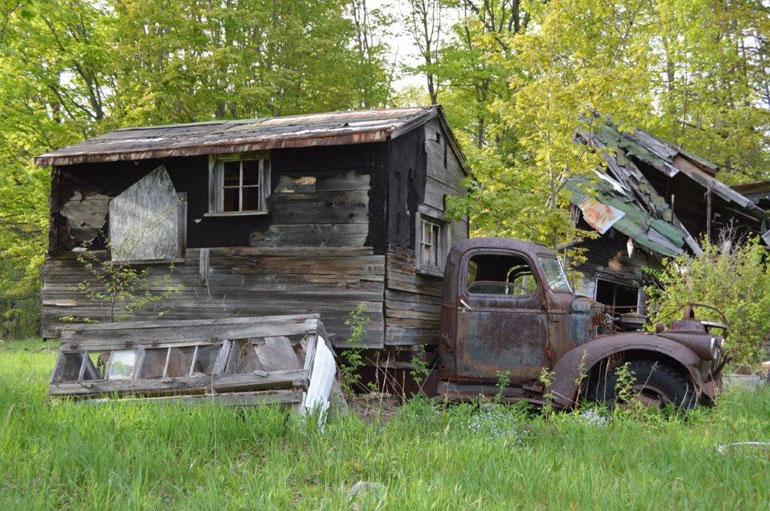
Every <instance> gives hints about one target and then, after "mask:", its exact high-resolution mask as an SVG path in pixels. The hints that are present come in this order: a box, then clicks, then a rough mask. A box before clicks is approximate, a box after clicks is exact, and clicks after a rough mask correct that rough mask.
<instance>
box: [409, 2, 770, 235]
mask: <svg viewBox="0 0 770 511" xmlns="http://www.w3.org/2000/svg"><path fill="white" fill-rule="evenodd" d="M411 3H412V4H413V3H415V2H411ZM416 3H423V4H425V3H430V2H416ZM443 6H444V7H443V9H444V11H445V12H446V13H447V17H448V18H450V19H451V17H452V14H454V15H456V16H457V17H458V18H459V21H458V22H457V23H456V24H455V25H454V26H452V27H449V28H448V29H447V28H445V31H446V32H447V35H446V37H445V38H444V40H443V42H442V46H441V49H440V51H438V52H436V54H437V60H436V61H435V62H434V63H433V64H432V66H428V67H429V69H428V68H426V70H425V75H426V78H431V76H432V79H433V80H434V81H435V82H436V83H440V84H441V85H442V87H441V89H440V90H439V91H438V93H437V94H438V102H440V103H442V104H443V105H444V106H445V107H446V108H447V110H448V115H449V117H450V121H451V122H452V125H453V127H454V128H455V130H456V132H457V134H458V136H459V138H460V139H461V141H462V142H463V147H464V149H465V151H466V152H467V154H468V161H469V164H470V167H471V169H472V172H473V175H472V176H471V177H469V179H468V182H467V185H468V187H469V189H470V192H471V193H470V194H469V196H468V197H467V198H465V199H459V200H454V201H453V202H452V204H451V207H452V209H453V212H454V214H455V215H463V214H467V215H469V216H470V218H471V225H472V226H473V229H474V234H476V235H498V236H513V237H518V238H523V239H528V240H533V241H538V242H543V243H546V244H548V245H550V246H552V247H555V246H558V245H560V244H562V243H569V242H571V241H573V240H580V239H582V238H583V237H584V236H585V235H586V233H585V232H581V231H579V230H578V229H576V228H575V226H574V225H573V223H572V221H571V218H570V215H569V195H568V192H567V190H565V188H564V185H565V183H566V181H567V180H568V179H569V178H570V177H571V176H574V175H586V176H590V175H591V173H592V170H593V169H595V168H597V167H599V166H600V165H601V159H600V155H598V154H596V153H594V152H592V151H590V150H586V147H585V146H584V145H582V144H576V143H575V134H576V132H577V131H579V130H589V129H591V128H594V127H596V125H597V124H598V123H601V122H603V121H604V119H605V118H609V119H611V120H612V121H613V122H615V123H617V124H619V125H620V127H621V128H622V129H630V128H633V127H638V128H645V129H647V130H650V131H651V132H653V133H654V134H656V135H659V136H662V137H663V138H666V139H668V140H670V141H672V142H674V143H678V144H681V145H682V146H684V147H685V148H686V149H689V150H691V151H693V152H695V153H697V154H699V155H700V156H703V157H705V158H708V159H710V160H712V161H714V162H716V163H717V164H720V165H721V166H722V171H721V172H720V178H721V179H722V180H724V181H727V182H735V181H740V180H746V179H755V178H762V177H764V178H766V177H767V176H768V171H767V169H768V168H770V151H768V149H770V147H768V144H770V140H768V138H767V137H766V136H765V133H766V131H767V127H768V125H770V95H768V93H767V91H768V90H770V74H769V73H767V68H768V64H767V63H768V61H769V60H768V45H766V44H765V43H764V41H766V40H767V38H768V36H769V35H770V34H768V30H770V23H768V19H770V11H769V10H768V9H767V6H765V5H764V4H762V3H761V2H759V1H758V0H748V1H742V2H730V3H725V2H712V1H710V0H694V1H690V0H655V1H651V2H645V1H641V2H640V1H638V0H621V1H617V2H597V1H595V0H554V1H549V2H541V1H535V0H532V1H522V2H510V1H507V0H462V1H458V0H450V1H446V2H444V3H443ZM426 64H427V62H426ZM431 73H432V75H431ZM597 114H598V116H597ZM522 190H526V192H527V193H521V192H522Z"/></svg>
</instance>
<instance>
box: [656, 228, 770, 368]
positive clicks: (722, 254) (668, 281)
mask: <svg viewBox="0 0 770 511" xmlns="http://www.w3.org/2000/svg"><path fill="white" fill-rule="evenodd" d="M766 257H767V251H766V249H765V247H764V245H763V243H762V241H761V240H760V239H758V238H749V239H746V240H742V239H740V238H738V237H737V236H736V235H735V233H733V232H728V233H726V234H724V235H723V236H721V238H720V240H719V241H718V242H717V243H709V242H704V243H703V255H702V256H700V257H692V256H689V255H682V256H680V257H677V258H675V259H670V260H667V261H664V266H663V269H662V271H659V272H650V273H652V275H653V276H654V277H655V279H656V281H657V283H656V285H653V286H650V287H648V288H647V293H648V295H649V297H650V300H649V310H650V312H651V315H650V320H651V324H655V323H656V322H657V321H664V322H668V321H671V320H672V319H678V317H677V316H678V315H679V314H680V313H679V310H680V309H681V307H682V306H683V305H685V304H687V303H689V302H697V303H704V304H708V305H713V306H714V307H716V308H718V309H719V310H721V311H722V312H723V313H724V314H725V316H726V317H727V321H728V323H729V325H730V335H729V337H728V339H727V349H728V350H729V352H730V354H731V355H732V357H733V360H734V362H735V363H737V364H747V365H752V366H754V365H756V364H757V363H759V362H760V360H761V358H762V355H763V350H762V342H763V339H765V338H766V336H767V335H768V333H769V332H770V313H768V311H770V267H769V266H768V264H767V259H766ZM697 315H698V319H709V320H714V321H721V318H719V316H718V315H717V314H715V313H714V312H713V311H709V310H707V309H705V308H700V309H698V310H697Z"/></svg>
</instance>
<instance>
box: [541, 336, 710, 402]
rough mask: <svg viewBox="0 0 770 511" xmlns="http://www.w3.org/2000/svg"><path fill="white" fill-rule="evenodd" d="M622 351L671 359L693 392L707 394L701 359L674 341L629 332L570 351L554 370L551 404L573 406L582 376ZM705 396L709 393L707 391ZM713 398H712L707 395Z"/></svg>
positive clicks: (602, 338) (600, 338) (590, 342)
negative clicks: (690, 384) (684, 376)
mask: <svg viewBox="0 0 770 511" xmlns="http://www.w3.org/2000/svg"><path fill="white" fill-rule="evenodd" d="M625 351H644V352H648V353H652V354H658V355H662V356H665V358H667V359H673V360H674V361H675V362H676V364H677V365H678V366H679V367H678V369H680V370H683V371H685V372H687V374H689V376H690V379H692V381H693V384H694V385H695V388H696V390H699V391H702V392H703V391H706V390H707V389H704V385H703V379H702V378H701V375H700V371H699V369H698V368H699V366H700V363H701V358H700V357H699V356H698V355H697V354H695V352H694V351H692V350H691V349H690V348H688V347H687V346H684V345H682V344H679V343H678V342H676V341H672V340H670V339H666V338H664V337H660V336H657V335H653V334H645V333H640V332H630V333H624V334H615V335H608V336H606V337H598V338H596V339H594V340H593V341H589V342H587V343H585V344H583V345H581V346H578V347H576V348H573V349H571V350H570V351H568V352H567V353H565V354H564V356H563V357H561V359H560V360H559V362H558V363H557V364H556V366H555V367H554V375H553V378H552V381H551V385H550V386H549V392H550V393H551V394H552V395H553V400H554V403H555V404H557V405H559V406H563V407H568V406H571V405H573V404H577V403H575V400H576V397H577V393H578V386H579V384H580V381H581V380H582V377H583V376H584V375H586V374H588V373H589V372H590V371H591V369H592V368H593V367H594V366H595V365H596V364H597V363H599V362H600V361H602V360H604V359H605V358H607V357H609V356H611V355H615V354H617V353H622V352H625ZM707 394H708V392H707ZM709 397H712V398H713V396H710V395H709Z"/></svg>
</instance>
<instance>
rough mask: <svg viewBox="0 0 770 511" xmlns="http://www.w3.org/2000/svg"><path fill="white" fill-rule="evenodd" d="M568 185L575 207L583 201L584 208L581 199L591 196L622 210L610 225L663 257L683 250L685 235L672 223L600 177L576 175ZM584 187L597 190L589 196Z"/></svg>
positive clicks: (571, 200)
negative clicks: (653, 214)
mask: <svg viewBox="0 0 770 511" xmlns="http://www.w3.org/2000/svg"><path fill="white" fill-rule="evenodd" d="M567 188H568V190H569V191H570V192H572V194H571V197H570V202H571V203H572V204H574V205H575V206H578V207H580V206H581V204H582V205H583V206H584V207H585V204H586V203H584V202H583V201H586V200H587V199H589V200H590V199H594V200H596V201H598V202H600V203H601V204H603V205H605V206H609V207H612V208H615V209H617V210H620V211H622V212H623V213H625V214H624V215H623V217H622V218H620V219H619V220H615V219H613V221H614V223H613V224H612V225H611V227H612V228H613V229H615V230H617V231H618V232H621V233H623V234H625V235H626V236H628V237H630V238H631V239H633V240H634V242H636V243H638V244H639V245H641V246H643V247H645V248H647V249H649V250H652V251H654V252H657V253H659V254H661V255H664V256H676V255H678V254H680V253H681V252H682V251H683V249H684V243H685V242H684V237H683V236H682V234H681V232H680V231H679V230H678V229H677V228H676V227H675V226H674V225H672V224H670V223H669V222H666V221H665V220H661V219H658V218H653V217H652V216H651V215H650V214H649V213H647V212H646V211H644V210H643V209H642V208H641V207H640V206H638V205H637V204H636V203H635V202H634V201H633V200H632V199H630V198H628V197H625V196H622V195H619V194H618V193H617V192H616V191H615V189H614V188H613V187H612V184H610V183H608V182H606V181H603V180H598V181H596V182H593V181H590V180H589V179H587V178H585V177H582V176H575V177H573V178H571V179H570V181H569V182H568V183H567ZM583 190H586V191H594V192H596V193H595V194H591V196H588V195H587V194H586V193H584V191H583ZM589 193H590V192H589ZM597 230H600V229H597ZM655 238H658V239H657V240H656V239H655Z"/></svg>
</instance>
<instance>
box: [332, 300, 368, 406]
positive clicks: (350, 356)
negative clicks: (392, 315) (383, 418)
mask: <svg viewBox="0 0 770 511" xmlns="http://www.w3.org/2000/svg"><path fill="white" fill-rule="evenodd" d="M368 322H369V316H367V315H366V304H365V303H359V304H358V306H357V307H356V308H355V309H354V310H353V311H351V312H350V314H348V319H346V320H345V326H347V327H348V328H350V336H349V337H348V339H347V341H346V344H347V345H348V346H349V347H348V348H346V349H344V350H343V351H342V352H341V354H340V358H341V359H342V363H341V364H340V366H339V368H338V369H339V376H340V380H341V387H342V391H343V393H345V394H347V395H352V394H353V392H354V390H355V386H356V385H358V384H359V382H360V380H361V374H360V371H361V368H363V367H364V365H365V364H364V360H363V356H362V352H363V348H362V347H361V339H362V338H363V336H364V328H365V327H366V324H367V323H368Z"/></svg>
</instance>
